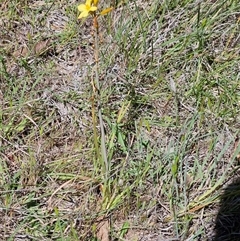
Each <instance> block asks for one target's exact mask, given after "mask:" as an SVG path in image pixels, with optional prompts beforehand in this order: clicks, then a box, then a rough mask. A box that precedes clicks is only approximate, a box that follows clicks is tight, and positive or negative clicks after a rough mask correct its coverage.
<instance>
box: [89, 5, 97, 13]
mask: <svg viewBox="0 0 240 241" xmlns="http://www.w3.org/2000/svg"><path fill="white" fill-rule="evenodd" d="M96 10H97V7H95V6H92V7H90V9H89V11H91V12H94V11H96Z"/></svg>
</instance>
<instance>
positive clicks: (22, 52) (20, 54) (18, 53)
mask: <svg viewBox="0 0 240 241" xmlns="http://www.w3.org/2000/svg"><path fill="white" fill-rule="evenodd" d="M28 55H29V49H28V48H27V47H25V46H22V47H20V48H19V49H17V50H16V51H14V52H13V56H14V57H15V58H18V57H27V56H28Z"/></svg>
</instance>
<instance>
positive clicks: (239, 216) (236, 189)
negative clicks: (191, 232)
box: [213, 178, 240, 241]
mask: <svg viewBox="0 0 240 241" xmlns="http://www.w3.org/2000/svg"><path fill="white" fill-rule="evenodd" d="M213 241H240V178H238V179H237V180H235V181H234V182H233V183H231V184H230V185H228V186H227V187H226V188H225V190H224V193H223V195H222V197H221V201H220V209H219V212H218V215H217V218H216V223H215V237H214V239H213Z"/></svg>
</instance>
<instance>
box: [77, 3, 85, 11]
mask: <svg viewBox="0 0 240 241" xmlns="http://www.w3.org/2000/svg"><path fill="white" fill-rule="evenodd" d="M86 10H87V8H86V5H85V4H80V5H79V6H78V11H80V12H83V11H86Z"/></svg>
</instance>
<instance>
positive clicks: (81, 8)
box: [78, 0, 97, 19]
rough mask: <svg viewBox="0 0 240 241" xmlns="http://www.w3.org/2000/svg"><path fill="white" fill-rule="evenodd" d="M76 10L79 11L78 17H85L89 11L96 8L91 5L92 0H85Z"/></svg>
mask: <svg viewBox="0 0 240 241" xmlns="http://www.w3.org/2000/svg"><path fill="white" fill-rule="evenodd" d="M78 10H79V11H80V12H81V14H80V15H79V17H78V19H80V18H84V17H87V16H88V14H89V12H94V11H96V10H97V7H96V6H92V0H86V3H85V4H80V5H79V6H78Z"/></svg>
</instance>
